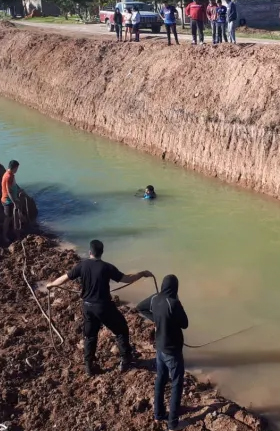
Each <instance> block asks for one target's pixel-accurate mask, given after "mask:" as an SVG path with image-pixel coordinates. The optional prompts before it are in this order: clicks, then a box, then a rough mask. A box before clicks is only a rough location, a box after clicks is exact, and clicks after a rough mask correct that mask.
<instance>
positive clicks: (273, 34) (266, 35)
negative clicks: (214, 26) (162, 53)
mask: <svg viewBox="0 0 280 431" xmlns="http://www.w3.org/2000/svg"><path fill="white" fill-rule="evenodd" d="M178 33H180V34H187V35H191V29H190V27H189V26H188V25H187V27H186V28H185V29H182V28H181V26H178ZM204 35H205V36H211V35H212V32H211V29H210V28H206V29H205V30H204ZM236 37H237V38H244V39H265V40H280V31H279V30H272V31H269V30H257V29H250V28H246V30H243V29H242V28H240V29H237V31H236Z"/></svg>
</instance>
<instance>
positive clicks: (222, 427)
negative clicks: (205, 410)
mask: <svg viewBox="0 0 280 431" xmlns="http://www.w3.org/2000/svg"><path fill="white" fill-rule="evenodd" d="M204 422H205V426H206V428H207V430H209V431H250V430H251V429H252V428H250V427H248V426H247V425H245V424H244V423H241V422H239V421H237V420H235V419H233V418H231V417H229V416H227V415H224V414H219V415H217V416H216V415H215V416H214V417H213V415H212V414H211V413H210V414H208V415H207V416H206V418H205V421H204Z"/></svg>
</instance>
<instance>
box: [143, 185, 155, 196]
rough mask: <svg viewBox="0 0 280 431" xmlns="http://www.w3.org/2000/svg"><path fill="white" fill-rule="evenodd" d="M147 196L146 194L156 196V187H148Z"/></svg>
mask: <svg viewBox="0 0 280 431" xmlns="http://www.w3.org/2000/svg"><path fill="white" fill-rule="evenodd" d="M145 194H146V195H154V194H155V189H154V187H153V186H151V185H149V186H147V187H146V190H145Z"/></svg>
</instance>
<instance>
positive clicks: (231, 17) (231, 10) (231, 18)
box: [226, 0, 237, 43]
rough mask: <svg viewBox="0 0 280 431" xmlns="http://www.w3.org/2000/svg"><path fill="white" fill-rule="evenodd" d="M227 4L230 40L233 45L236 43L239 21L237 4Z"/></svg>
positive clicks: (228, 2) (228, 0) (231, 2)
mask: <svg viewBox="0 0 280 431" xmlns="http://www.w3.org/2000/svg"><path fill="white" fill-rule="evenodd" d="M226 2H227V22H228V38H229V41H230V42H231V43H236V38H235V29H236V20H237V10H236V4H235V3H234V2H233V1H231V0H226Z"/></svg>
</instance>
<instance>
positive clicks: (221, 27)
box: [217, 22, 228, 43]
mask: <svg viewBox="0 0 280 431" xmlns="http://www.w3.org/2000/svg"><path fill="white" fill-rule="evenodd" d="M217 27H218V43H222V42H223V38H224V41H225V42H227V41H228V39H227V23H226V22H218V23H217Z"/></svg>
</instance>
